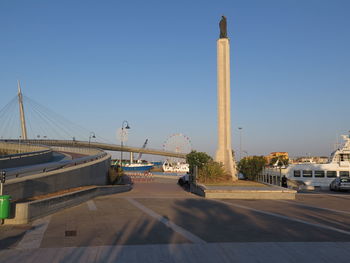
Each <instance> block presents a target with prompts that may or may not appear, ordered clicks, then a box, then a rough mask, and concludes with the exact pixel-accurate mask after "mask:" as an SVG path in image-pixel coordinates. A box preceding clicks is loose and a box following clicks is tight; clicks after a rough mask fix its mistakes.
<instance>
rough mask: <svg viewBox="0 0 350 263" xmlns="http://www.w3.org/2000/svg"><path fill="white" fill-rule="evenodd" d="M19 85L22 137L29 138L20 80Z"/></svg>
mask: <svg viewBox="0 0 350 263" xmlns="http://www.w3.org/2000/svg"><path fill="white" fill-rule="evenodd" d="M17 87H18V104H19V114H20V118H21V130H22V139H23V140H27V139H28V138H27V127H26V119H25V117H24V109H23V98H22V91H21V86H20V84H19V80H18V81H17Z"/></svg>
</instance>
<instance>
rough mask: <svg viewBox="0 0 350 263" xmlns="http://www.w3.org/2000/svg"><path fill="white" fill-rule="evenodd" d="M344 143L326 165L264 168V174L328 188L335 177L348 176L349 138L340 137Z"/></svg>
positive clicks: (349, 161) (311, 164)
mask: <svg viewBox="0 0 350 263" xmlns="http://www.w3.org/2000/svg"><path fill="white" fill-rule="evenodd" d="M342 138H343V140H344V143H343V144H342V146H341V147H339V148H338V149H337V150H335V151H334V152H333V153H332V154H331V156H330V158H329V161H328V163H311V162H309V163H297V164H290V165H288V166H287V167H284V168H281V170H280V169H279V168H266V169H265V170H264V173H265V174H268V175H277V176H279V175H282V176H283V175H285V176H286V177H287V178H288V179H292V180H295V181H302V182H304V183H305V185H307V186H313V187H321V188H328V187H329V185H330V183H331V182H332V181H333V180H334V179H335V178H337V177H349V174H350V136H347V135H342Z"/></svg>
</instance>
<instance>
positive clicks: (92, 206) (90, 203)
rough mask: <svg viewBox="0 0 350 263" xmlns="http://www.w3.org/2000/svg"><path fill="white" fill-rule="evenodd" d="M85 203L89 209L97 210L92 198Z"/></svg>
mask: <svg viewBox="0 0 350 263" xmlns="http://www.w3.org/2000/svg"><path fill="white" fill-rule="evenodd" d="M86 204H87V206H88V207H89V210H91V211H96V210H97V207H96V204H95V202H94V201H93V200H89V201H87V202H86Z"/></svg>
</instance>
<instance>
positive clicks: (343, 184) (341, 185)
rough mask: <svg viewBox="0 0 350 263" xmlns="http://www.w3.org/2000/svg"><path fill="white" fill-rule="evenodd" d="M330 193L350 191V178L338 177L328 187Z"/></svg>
mask: <svg viewBox="0 0 350 263" xmlns="http://www.w3.org/2000/svg"><path fill="white" fill-rule="evenodd" d="M329 190H331V191H342V190H350V177H338V178H336V179H334V180H333V181H332V182H331V184H330V185H329Z"/></svg>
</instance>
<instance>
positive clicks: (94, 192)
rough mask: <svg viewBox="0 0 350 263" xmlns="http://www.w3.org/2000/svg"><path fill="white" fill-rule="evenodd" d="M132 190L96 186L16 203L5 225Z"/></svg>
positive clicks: (23, 222)
mask: <svg viewBox="0 0 350 263" xmlns="http://www.w3.org/2000/svg"><path fill="white" fill-rule="evenodd" d="M131 188H132V187H131V185H110V186H109V185H108V186H96V187H93V188H89V189H85V190H80V191H76V192H71V193H67V194H63V195H60V196H54V197H50V198H46V199H41V200H35V201H30V202H23V203H15V204H12V205H11V216H10V217H11V218H9V219H5V220H4V223H5V224H7V225H18V224H27V223H29V222H31V221H33V220H35V219H38V218H41V217H44V216H47V215H49V214H52V213H55V212H58V211H60V210H62V209H66V208H68V207H72V206H76V205H79V204H81V203H83V202H86V201H88V200H90V199H92V198H94V197H96V196H101V195H109V194H116V193H122V192H127V191H130V190H131Z"/></svg>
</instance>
